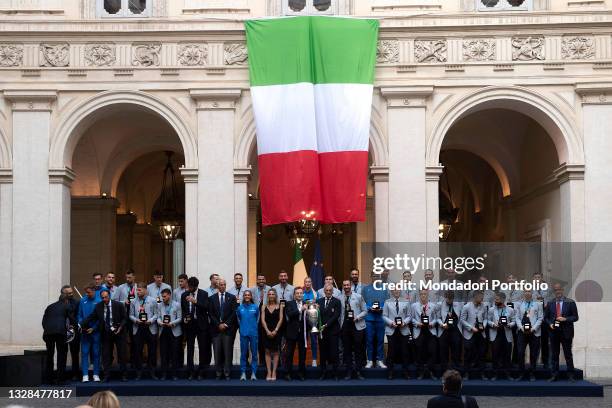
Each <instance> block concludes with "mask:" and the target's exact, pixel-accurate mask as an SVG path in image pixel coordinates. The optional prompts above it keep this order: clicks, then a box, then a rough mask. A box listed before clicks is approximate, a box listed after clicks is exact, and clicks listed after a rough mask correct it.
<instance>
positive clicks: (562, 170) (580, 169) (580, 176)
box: [553, 163, 584, 185]
mask: <svg viewBox="0 0 612 408" xmlns="http://www.w3.org/2000/svg"><path fill="white" fill-rule="evenodd" d="M553 176H554V177H555V178H556V179H557V182H558V183H559V185H561V184H563V183H565V182H566V181H569V180H584V165H583V164H567V163H563V164H562V165H561V166H559V167H557V168H556V169H555V170H554V171H553Z"/></svg>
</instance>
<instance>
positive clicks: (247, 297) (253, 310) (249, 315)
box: [236, 289, 259, 381]
mask: <svg viewBox="0 0 612 408" xmlns="http://www.w3.org/2000/svg"><path fill="white" fill-rule="evenodd" d="M236 316H237V317H238V329H239V330H240V381H246V371H247V355H248V353H249V351H250V352H251V380H252V381H255V380H257V343H258V340H259V339H258V337H259V333H258V323H259V306H258V305H257V304H256V303H253V293H252V292H251V290H250V289H245V290H244V293H243V294H242V302H240V305H238V310H236Z"/></svg>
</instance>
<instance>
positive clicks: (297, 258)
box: [293, 244, 308, 286]
mask: <svg viewBox="0 0 612 408" xmlns="http://www.w3.org/2000/svg"><path fill="white" fill-rule="evenodd" d="M306 276H308V275H307V274H306V264H304V258H303V257H302V250H301V249H300V246H299V245H297V244H296V245H295V251H294V252H293V286H302V285H304V278H306Z"/></svg>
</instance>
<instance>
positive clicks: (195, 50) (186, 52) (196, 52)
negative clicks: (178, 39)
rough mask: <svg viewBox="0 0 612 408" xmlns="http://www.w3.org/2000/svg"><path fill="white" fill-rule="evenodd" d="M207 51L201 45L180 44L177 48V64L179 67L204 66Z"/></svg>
mask: <svg viewBox="0 0 612 408" xmlns="http://www.w3.org/2000/svg"><path fill="white" fill-rule="evenodd" d="M207 57H208V49H207V48H206V47H205V46H204V45H203V44H182V45H180V46H179V53H178V62H179V64H181V65H188V66H194V65H204V64H205V63H206V58H207Z"/></svg>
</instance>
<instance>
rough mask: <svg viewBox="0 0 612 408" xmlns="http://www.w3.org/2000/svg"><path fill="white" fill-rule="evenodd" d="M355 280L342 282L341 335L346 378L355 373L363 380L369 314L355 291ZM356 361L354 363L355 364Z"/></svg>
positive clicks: (361, 298)
mask: <svg viewBox="0 0 612 408" xmlns="http://www.w3.org/2000/svg"><path fill="white" fill-rule="evenodd" d="M353 288H354V285H353V282H352V281H349V280H345V281H343V282H342V290H343V293H342V297H341V299H340V305H341V306H342V310H341V312H340V336H341V340H342V345H343V347H344V353H343V354H342V357H343V359H344V368H345V369H346V374H345V376H344V379H345V380H350V379H351V377H352V375H353V374H354V375H355V377H357V378H358V379H359V380H363V379H364V377H363V376H362V375H361V367H363V362H364V360H365V358H364V357H365V356H364V355H363V339H364V338H365V330H366V323H365V317H366V316H367V314H368V308H367V306H366V303H365V301H364V300H363V297H361V295H360V294H358V293H355V292H353ZM353 363H354V364H353Z"/></svg>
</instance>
